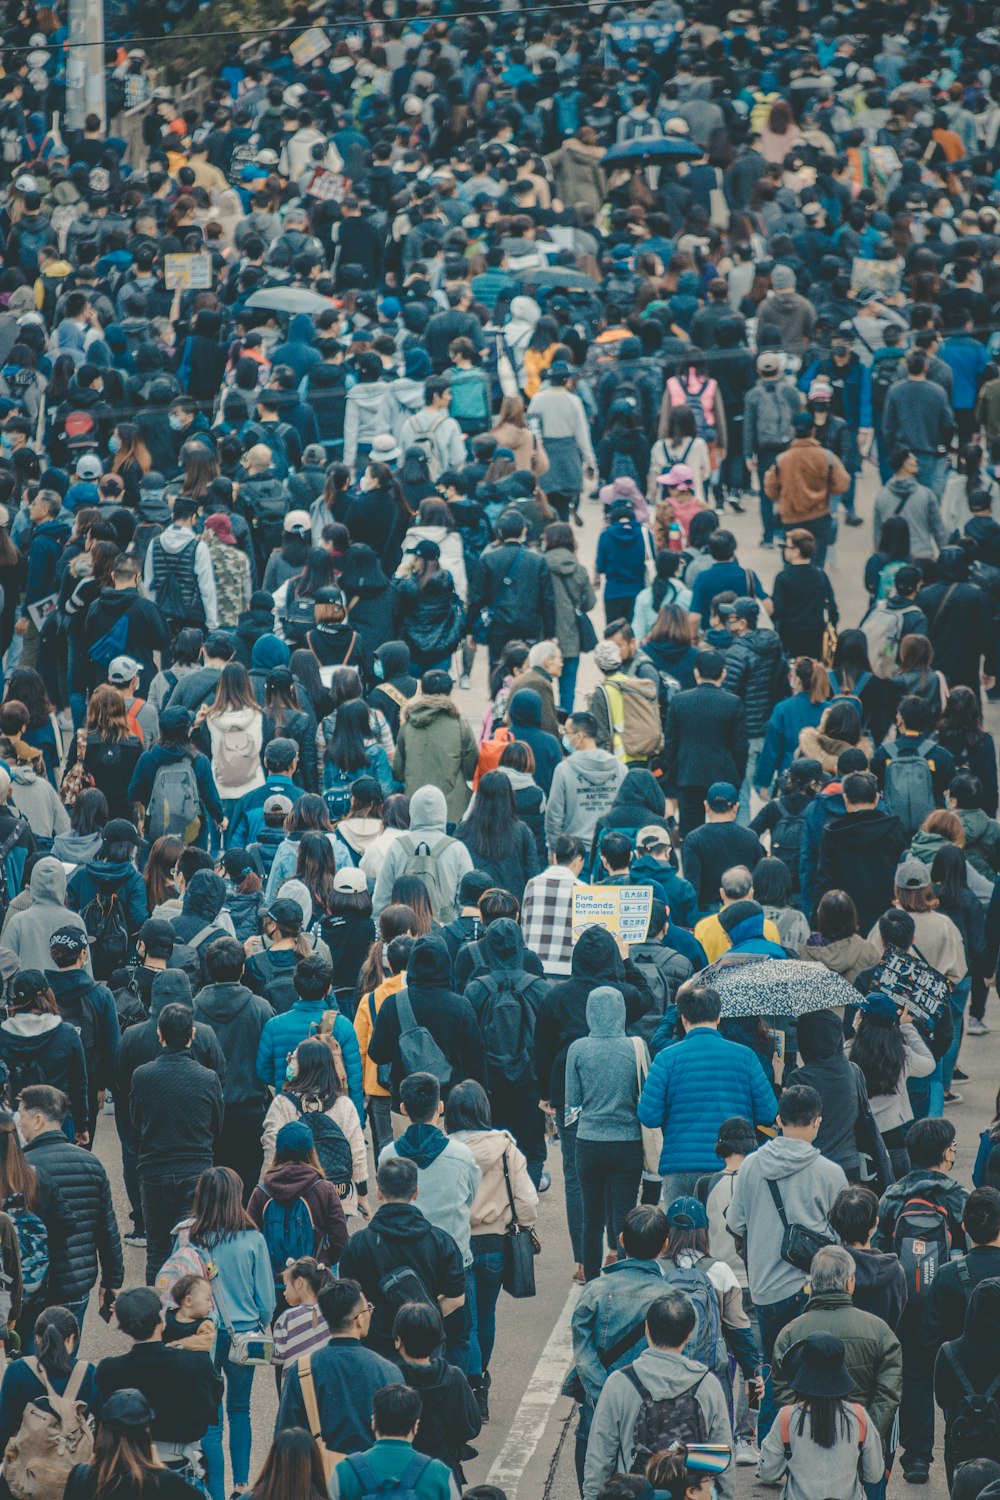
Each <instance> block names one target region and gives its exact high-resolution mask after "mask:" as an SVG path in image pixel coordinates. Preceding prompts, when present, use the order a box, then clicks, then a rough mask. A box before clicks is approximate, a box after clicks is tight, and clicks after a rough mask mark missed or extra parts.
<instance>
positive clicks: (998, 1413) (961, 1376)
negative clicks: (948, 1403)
mask: <svg viewBox="0 0 1000 1500" xmlns="http://www.w3.org/2000/svg"><path fill="white" fill-rule="evenodd" d="M941 1353H942V1355H943V1356H944V1358H945V1359H946V1360H947V1361H948V1363H949V1365H950V1366H951V1368H952V1371H953V1372H954V1375H955V1378H956V1380H957V1381H958V1383H959V1385H960V1386H961V1387H962V1399H961V1401H960V1402H959V1403H958V1405H957V1407H955V1409H954V1411H953V1412H952V1414H951V1422H950V1423H949V1431H948V1443H949V1447H950V1449H951V1455H952V1462H953V1463H955V1464H960V1463H965V1462H966V1460H968V1459H974V1458H995V1457H996V1455H997V1454H998V1453H1000V1406H998V1405H997V1396H998V1395H1000V1375H998V1376H997V1378H996V1379H995V1380H994V1381H993V1382H992V1383H991V1384H990V1385H988V1386H987V1388H986V1390H985V1391H977V1390H975V1389H974V1388H973V1386H972V1385H971V1383H970V1381H969V1377H968V1375H966V1373H965V1371H964V1370H963V1369H962V1366H961V1363H960V1361H959V1359H958V1357H957V1355H956V1354H955V1345H954V1344H953V1343H946V1344H943V1345H942V1346H941Z"/></svg>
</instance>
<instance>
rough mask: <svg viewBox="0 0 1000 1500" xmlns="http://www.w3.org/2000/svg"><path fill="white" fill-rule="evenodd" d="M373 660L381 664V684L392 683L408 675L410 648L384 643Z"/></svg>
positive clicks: (396, 643)
mask: <svg viewBox="0 0 1000 1500" xmlns="http://www.w3.org/2000/svg"><path fill="white" fill-rule="evenodd" d="M351 550H352V551H353V548H352V549H351ZM348 556H350V553H348ZM375 660H376V661H379V662H381V663H382V681H383V682H392V681H393V679H394V678H396V677H407V676H409V674H410V648H409V646H408V645H407V644H406V642H405V641H386V642H385V644H384V645H382V646H379V648H378V650H377V651H376V652H375Z"/></svg>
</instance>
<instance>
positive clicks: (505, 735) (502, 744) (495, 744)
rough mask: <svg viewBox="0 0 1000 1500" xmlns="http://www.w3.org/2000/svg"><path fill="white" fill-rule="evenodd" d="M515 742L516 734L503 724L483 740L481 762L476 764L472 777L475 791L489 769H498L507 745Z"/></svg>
mask: <svg viewBox="0 0 1000 1500" xmlns="http://www.w3.org/2000/svg"><path fill="white" fill-rule="evenodd" d="M513 743H514V735H513V734H512V733H511V731H510V730H509V729H506V728H504V726H503V725H502V724H501V726H500V728H499V729H495V730H494V731H493V735H492V737H491V738H490V739H488V740H483V743H482V744H481V745H480V747H479V764H478V765H477V766H476V774H475V776H474V777H473V778H472V789H473V791H475V789H476V787H477V786H478V785H479V783H480V780H481V779H482V778H483V777H484V776H485V775H486V772H487V771H495V770H496V768H497V766H498V765H499V764H500V757H501V755H502V754H503V753H504V751H505V750H506V748H507V746H508V745H512V744H513Z"/></svg>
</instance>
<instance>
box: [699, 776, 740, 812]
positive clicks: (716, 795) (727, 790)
mask: <svg viewBox="0 0 1000 1500" xmlns="http://www.w3.org/2000/svg"><path fill="white" fill-rule="evenodd" d="M739 800H740V794H739V792H738V791H737V790H736V788H735V787H734V786H733V783H732V782H731V781H713V782H712V785H711V786H710V787H709V789H708V791H707V793H706V794H705V801H706V802H707V803H708V805H709V807H710V808H711V809H712V811H713V812H725V811H726V810H727V808H730V807H735V806H736V804H737V802H738V801H739Z"/></svg>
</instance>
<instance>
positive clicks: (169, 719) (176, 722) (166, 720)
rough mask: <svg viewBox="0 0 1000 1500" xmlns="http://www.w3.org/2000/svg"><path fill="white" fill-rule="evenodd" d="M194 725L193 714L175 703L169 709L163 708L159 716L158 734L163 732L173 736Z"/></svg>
mask: <svg viewBox="0 0 1000 1500" xmlns="http://www.w3.org/2000/svg"><path fill="white" fill-rule="evenodd" d="M193 723H194V714H193V713H192V712H191V710H190V709H189V708H185V707H184V706H183V704H180V703H175V704H173V705H172V706H171V707H170V708H165V709H164V710H163V712H162V713H161V715H160V732H161V733H162V732H163V731H164V730H166V732H167V733H168V734H174V733H176V731H178V730H181V729H190V728H191V725H192V724H193Z"/></svg>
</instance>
